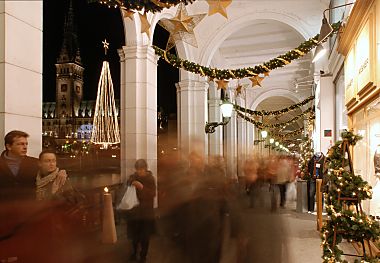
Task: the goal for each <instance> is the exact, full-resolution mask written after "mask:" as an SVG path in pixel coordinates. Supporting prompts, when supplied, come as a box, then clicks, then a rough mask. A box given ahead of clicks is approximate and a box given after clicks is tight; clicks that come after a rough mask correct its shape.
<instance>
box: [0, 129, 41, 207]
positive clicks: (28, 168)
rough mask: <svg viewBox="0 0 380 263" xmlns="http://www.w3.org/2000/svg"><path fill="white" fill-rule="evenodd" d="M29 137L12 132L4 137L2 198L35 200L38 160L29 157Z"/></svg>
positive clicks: (0, 167) (0, 162) (0, 175)
mask: <svg viewBox="0 0 380 263" xmlns="http://www.w3.org/2000/svg"><path fill="white" fill-rule="evenodd" d="M28 137H29V135H28V134H27V133H25V132H23V131H17V130H14V131H11V132H9V133H7V135H5V137H4V144H5V151H3V152H2V153H1V157H0V198H1V199H3V200H4V199H18V198H21V199H24V198H27V199H35V198H34V197H35V187H36V176H37V172H38V159H37V158H34V157H30V156H27V151H28Z"/></svg>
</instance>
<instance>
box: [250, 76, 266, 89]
mask: <svg viewBox="0 0 380 263" xmlns="http://www.w3.org/2000/svg"><path fill="white" fill-rule="evenodd" d="M264 79H265V78H264V77H260V76H253V77H252V78H249V80H250V81H251V82H252V87H255V86H260V87H261V82H262V81H263V80H264Z"/></svg>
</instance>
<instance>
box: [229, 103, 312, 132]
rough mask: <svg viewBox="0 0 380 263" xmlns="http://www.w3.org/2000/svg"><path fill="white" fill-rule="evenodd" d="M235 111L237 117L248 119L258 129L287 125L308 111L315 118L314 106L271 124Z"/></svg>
mask: <svg viewBox="0 0 380 263" xmlns="http://www.w3.org/2000/svg"><path fill="white" fill-rule="evenodd" d="M236 112H237V114H238V116H239V117H241V118H243V119H244V120H246V121H249V122H250V123H252V124H253V125H255V126H256V127H257V128H258V129H273V128H280V127H284V126H288V125H290V124H292V123H294V122H296V121H297V120H298V119H300V118H302V117H303V116H304V115H306V114H308V113H311V114H310V117H313V119H314V118H315V109H314V106H312V107H310V108H308V109H307V110H305V111H304V112H301V113H300V114H298V115H297V116H294V117H293V118H291V119H290V120H288V121H286V122H281V123H273V124H264V123H263V122H261V121H256V120H254V119H252V118H251V117H248V116H246V115H245V114H244V112H243V111H240V110H236Z"/></svg>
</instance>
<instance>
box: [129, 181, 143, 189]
mask: <svg viewBox="0 0 380 263" xmlns="http://www.w3.org/2000/svg"><path fill="white" fill-rule="evenodd" d="M132 185H133V186H134V187H136V188H137V189H139V190H142V189H143V188H144V185H143V184H142V183H140V182H139V181H136V180H135V181H133V182H132Z"/></svg>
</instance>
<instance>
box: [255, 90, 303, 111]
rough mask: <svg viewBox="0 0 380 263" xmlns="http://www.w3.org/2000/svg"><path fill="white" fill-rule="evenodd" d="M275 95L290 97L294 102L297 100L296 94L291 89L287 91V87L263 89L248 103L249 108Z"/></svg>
mask: <svg viewBox="0 0 380 263" xmlns="http://www.w3.org/2000/svg"><path fill="white" fill-rule="evenodd" d="M273 96H277V97H285V98H287V99H290V100H291V101H293V102H294V103H298V102H299V97H298V96H296V94H295V93H294V92H292V91H289V90H287V89H271V90H268V91H265V92H263V93H261V94H260V95H259V96H258V97H257V98H256V99H255V100H254V101H253V102H252V104H251V105H250V107H249V109H252V110H255V109H256V108H257V106H258V105H259V104H260V103H261V102H262V101H264V100H265V99H268V98H270V97H273Z"/></svg>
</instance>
